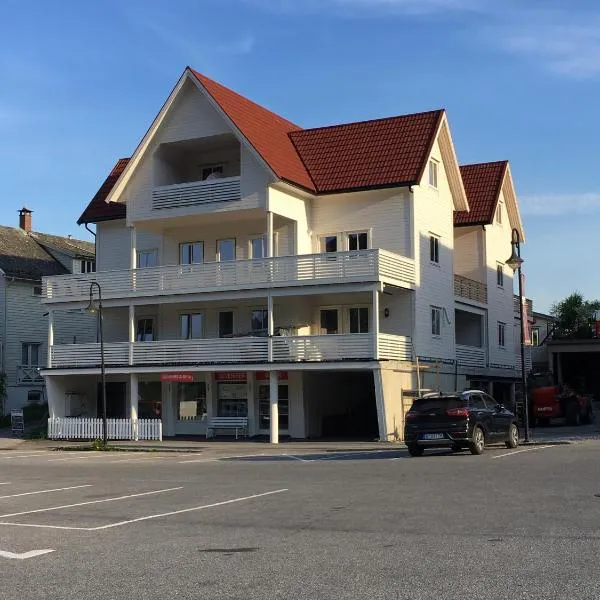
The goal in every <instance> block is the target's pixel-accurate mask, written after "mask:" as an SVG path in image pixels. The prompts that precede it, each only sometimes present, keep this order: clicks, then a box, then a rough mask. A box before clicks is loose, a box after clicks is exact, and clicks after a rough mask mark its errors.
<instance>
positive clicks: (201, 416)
mask: <svg viewBox="0 0 600 600" xmlns="http://www.w3.org/2000/svg"><path fill="white" fill-rule="evenodd" d="M176 398H177V420H178V421H205V420H206V383H205V382H204V381H198V382H194V383H178V384H177V389H176Z"/></svg>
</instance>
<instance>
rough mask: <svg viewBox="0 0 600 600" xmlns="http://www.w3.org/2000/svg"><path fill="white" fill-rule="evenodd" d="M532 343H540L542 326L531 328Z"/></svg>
mask: <svg viewBox="0 0 600 600" xmlns="http://www.w3.org/2000/svg"><path fill="white" fill-rule="evenodd" d="M531 345H532V346H539V345H540V328H539V327H532V328H531Z"/></svg>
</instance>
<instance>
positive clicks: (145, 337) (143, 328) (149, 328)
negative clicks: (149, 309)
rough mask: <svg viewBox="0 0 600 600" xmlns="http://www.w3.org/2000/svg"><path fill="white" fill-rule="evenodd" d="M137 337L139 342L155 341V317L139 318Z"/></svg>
mask: <svg viewBox="0 0 600 600" xmlns="http://www.w3.org/2000/svg"><path fill="white" fill-rule="evenodd" d="M135 339H136V341H138V342H152V341H154V319H152V318H151V317H143V318H141V319H138V322H137V332H136V336H135Z"/></svg>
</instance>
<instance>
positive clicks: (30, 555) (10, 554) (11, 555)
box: [0, 548, 54, 560]
mask: <svg viewBox="0 0 600 600" xmlns="http://www.w3.org/2000/svg"><path fill="white" fill-rule="evenodd" d="M50 552H54V550H51V549H50V548H48V549H46V550H30V551H29V552H23V553H21V554H18V553H16V552H6V551H5V550H0V556H1V557H3V558H16V559H17V560H25V559H26V558H34V557H35V556H42V554H49V553H50Z"/></svg>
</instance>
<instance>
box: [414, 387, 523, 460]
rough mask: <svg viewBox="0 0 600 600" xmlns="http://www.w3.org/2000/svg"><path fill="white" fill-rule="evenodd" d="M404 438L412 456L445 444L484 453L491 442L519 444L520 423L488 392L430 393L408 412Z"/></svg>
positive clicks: (456, 450) (455, 449) (418, 400)
mask: <svg viewBox="0 0 600 600" xmlns="http://www.w3.org/2000/svg"><path fill="white" fill-rule="evenodd" d="M404 441H405V443H406V447H407V448H408V453H409V454H410V455H411V456H422V454H423V452H424V451H425V449H426V448H445V447H446V448H451V449H452V450H454V451H455V452H459V451H461V450H463V449H465V448H468V449H469V450H470V451H471V454H481V453H482V452H483V451H484V449H485V446H486V444H489V443H492V442H504V443H505V444H506V447H507V448H516V447H517V446H518V445H519V427H518V425H517V418H516V417H515V415H514V413H512V412H510V411H509V410H507V409H506V408H505V407H504V406H503V405H502V404H499V403H498V402H496V401H495V400H494V399H493V398H492V397H491V396H489V395H488V394H486V393H485V392H482V391H479V390H469V391H466V392H458V393H455V394H427V395H426V396H423V397H422V398H417V399H416V400H415V401H414V402H413V405H412V407H411V408H410V410H409V411H408V412H407V413H406V419H405V425H404Z"/></svg>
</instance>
